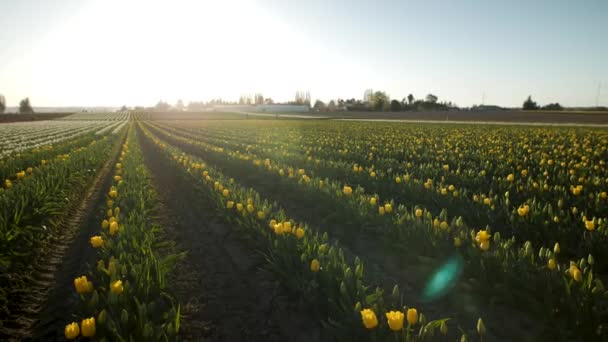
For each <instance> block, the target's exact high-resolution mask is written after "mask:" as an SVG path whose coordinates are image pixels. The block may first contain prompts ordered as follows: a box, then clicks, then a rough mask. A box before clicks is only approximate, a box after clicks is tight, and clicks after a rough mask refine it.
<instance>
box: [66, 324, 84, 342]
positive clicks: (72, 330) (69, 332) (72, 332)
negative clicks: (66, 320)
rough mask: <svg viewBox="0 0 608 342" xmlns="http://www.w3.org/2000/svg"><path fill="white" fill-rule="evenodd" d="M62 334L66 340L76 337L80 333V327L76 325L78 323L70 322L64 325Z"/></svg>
mask: <svg viewBox="0 0 608 342" xmlns="http://www.w3.org/2000/svg"><path fill="white" fill-rule="evenodd" d="M63 334H64V335H65V338H67V339H68V340H73V339H75V338H76V337H78V335H80V327H79V326H78V323H76V322H72V323H70V324H68V325H66V326H65V329H64V330H63Z"/></svg>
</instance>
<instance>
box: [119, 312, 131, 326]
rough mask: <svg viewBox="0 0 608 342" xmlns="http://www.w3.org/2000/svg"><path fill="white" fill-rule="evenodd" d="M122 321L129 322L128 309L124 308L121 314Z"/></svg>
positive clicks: (123, 322)
mask: <svg viewBox="0 0 608 342" xmlns="http://www.w3.org/2000/svg"><path fill="white" fill-rule="evenodd" d="M120 321H121V322H122V324H128V323H129V313H128V312H127V310H125V309H122V312H121V314H120Z"/></svg>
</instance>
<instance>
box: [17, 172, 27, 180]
mask: <svg viewBox="0 0 608 342" xmlns="http://www.w3.org/2000/svg"><path fill="white" fill-rule="evenodd" d="M23 177H25V171H21V172H17V179H22V178H23Z"/></svg>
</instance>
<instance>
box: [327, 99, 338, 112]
mask: <svg viewBox="0 0 608 342" xmlns="http://www.w3.org/2000/svg"><path fill="white" fill-rule="evenodd" d="M327 110H328V111H330V112H335V111H336V101H334V100H331V101H329V104H328V105H327Z"/></svg>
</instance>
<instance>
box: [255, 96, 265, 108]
mask: <svg viewBox="0 0 608 342" xmlns="http://www.w3.org/2000/svg"><path fill="white" fill-rule="evenodd" d="M255 104H256V105H261V104H264V96H263V95H262V94H260V93H257V94H255Z"/></svg>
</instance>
